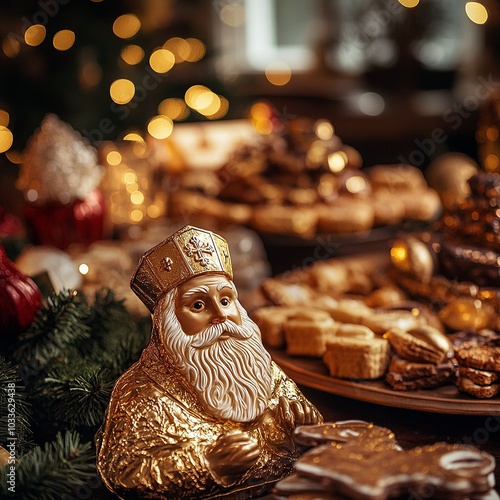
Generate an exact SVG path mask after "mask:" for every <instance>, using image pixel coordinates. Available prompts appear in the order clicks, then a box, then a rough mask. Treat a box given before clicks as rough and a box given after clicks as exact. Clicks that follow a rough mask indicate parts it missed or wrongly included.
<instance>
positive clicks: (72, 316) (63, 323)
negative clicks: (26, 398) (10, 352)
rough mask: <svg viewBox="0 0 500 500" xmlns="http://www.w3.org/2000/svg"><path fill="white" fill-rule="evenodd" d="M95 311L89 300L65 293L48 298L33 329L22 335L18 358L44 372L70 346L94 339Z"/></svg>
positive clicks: (17, 352)
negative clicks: (91, 337)
mask: <svg viewBox="0 0 500 500" xmlns="http://www.w3.org/2000/svg"><path fill="white" fill-rule="evenodd" d="M90 315H91V311H90V308H89V306H88V303H87V301H86V299H85V297H84V296H83V295H81V294H79V293H77V292H76V291H69V290H64V291H62V292H61V293H59V294H55V293H54V294H51V295H49V297H47V300H46V301H45V303H44V305H43V307H42V308H41V309H40V310H39V312H38V314H37V316H36V317H35V319H34V321H33V323H32V324H31V326H30V327H29V328H28V330H26V331H25V332H24V333H23V334H21V335H20V337H19V341H20V344H19V346H18V348H17V349H16V351H15V352H14V358H15V359H16V360H17V361H18V362H19V364H20V365H23V367H35V368H36V370H38V371H41V370H42V369H43V368H45V367H46V366H47V365H48V364H49V363H50V362H51V361H52V360H53V359H55V358H56V357H58V356H61V354H62V353H63V352H64V350H65V349H66V348H68V347H69V346H74V345H75V344H78V343H79V342H82V341H84V340H87V339H89V338H90V331H91V330H90V326H89V324H88V323H89V321H90Z"/></svg>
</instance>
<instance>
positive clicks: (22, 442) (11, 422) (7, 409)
mask: <svg viewBox="0 0 500 500" xmlns="http://www.w3.org/2000/svg"><path fill="white" fill-rule="evenodd" d="M12 405H14V406H12ZM31 417H32V415H31V405H30V403H29V401H28V397H27V395H26V391H25V388H24V386H23V384H22V381H21V379H20V377H19V375H18V373H17V368H16V366H14V365H13V364H12V363H10V362H8V361H7V360H5V359H4V358H3V357H1V356H0V445H2V446H5V445H6V443H7V442H8V441H9V438H15V439H16V449H17V451H18V452H21V453H22V452H25V451H27V450H28V449H29V448H30V447H31V446H32V444H33V443H32V431H31Z"/></svg>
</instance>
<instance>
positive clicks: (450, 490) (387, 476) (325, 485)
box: [274, 421, 498, 500]
mask: <svg viewBox="0 0 500 500" xmlns="http://www.w3.org/2000/svg"><path fill="white" fill-rule="evenodd" d="M381 430H382V432H381ZM389 432H390V431H389ZM308 434H309V435H310V436H312V437H309V438H308V439H307V438H305V441H306V442H309V443H313V444H314V443H316V442H318V443H325V442H326V444H320V445H319V446H315V447H314V448H312V449H310V450H309V451H306V452H305V453H304V454H303V455H302V456H301V457H300V458H299V459H298V460H297V462H296V463H295V474H294V476H292V478H291V479H289V480H285V482H282V481H280V482H278V483H277V484H276V487H275V490H274V492H275V493H276V494H277V495H285V496H287V497H288V498H297V499H298V498H317V499H325V498H329V495H330V496H331V498H351V499H358V500H360V499H371V500H385V499H387V498H392V497H394V496H398V495H404V496H406V495H419V496H423V497H425V498H430V497H433V498H442V499H450V500H466V499H470V498H488V497H489V498H495V492H494V491H493V488H494V486H495V479H494V469H495V459H494V457H493V456H491V455H490V454H488V453H485V452H482V451H480V450H478V449H477V448H475V447H473V446H470V445H462V444H448V443H435V444H432V445H427V446H421V447H417V448H413V449H411V450H408V451H404V450H401V448H399V447H398V446H397V445H395V440H394V439H391V438H389V439H388V434H387V430H385V429H383V428H379V427H377V426H375V425H373V424H369V423H367V422H360V421H346V422H340V423H339V424H338V427H337V424H335V423H333V424H331V423H330V424H324V425H322V426H314V427H313V430H312V431H310V432H308V431H307V429H306V430H305V431H304V430H303V429H301V428H299V429H298V430H297V431H296V435H297V436H301V435H302V436H304V435H305V436H307V435H308ZM329 434H333V436H334V437H333V439H332V440H329V439H327V438H326V439H325V438H323V437H322V436H323V435H325V436H328V435H329ZM337 436H340V439H338V437H337ZM313 483H316V484H317V485H321V486H320V487H316V488H314V487H313V486H312V485H313ZM496 498H498V496H496Z"/></svg>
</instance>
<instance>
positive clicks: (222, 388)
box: [155, 290, 271, 422]
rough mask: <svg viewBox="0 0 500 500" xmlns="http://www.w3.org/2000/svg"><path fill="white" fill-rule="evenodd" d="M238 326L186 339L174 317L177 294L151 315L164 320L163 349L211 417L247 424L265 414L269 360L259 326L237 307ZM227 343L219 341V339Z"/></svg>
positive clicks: (229, 325)
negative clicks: (160, 316)
mask: <svg viewBox="0 0 500 500" xmlns="http://www.w3.org/2000/svg"><path fill="white" fill-rule="evenodd" d="M237 306H238V310H239V312H240V315H241V320H242V325H241V326H239V325H237V324H236V323H234V322H232V321H229V320H227V321H225V322H224V323H219V324H214V325H210V326H209V327H208V328H206V329H205V330H203V331H202V332H200V333H197V334H195V335H186V334H185V333H184V332H183V331H182V328H181V325H180V323H179V320H178V319H177V317H176V315H175V290H173V291H171V292H169V293H168V294H167V295H166V296H165V297H164V299H163V300H162V303H161V304H160V305H159V308H158V309H157V310H156V311H155V314H158V313H160V314H163V321H161V322H160V323H161V327H160V328H161V331H160V332H159V333H160V337H161V339H163V345H164V347H165V348H166V349H167V351H168V353H169V354H170V355H171V356H172V358H173V359H174V361H175V362H176V363H177V364H178V366H179V368H180V369H181V371H182V372H183V373H184V375H185V377H186V378H187V380H188V382H189V383H190V384H191V385H192V386H193V387H194V389H195V390H196V393H197V394H198V397H199V398H200V400H201V402H202V403H203V404H204V405H205V406H206V408H207V410H208V411H209V413H211V414H212V415H214V416H215V417H217V418H223V419H230V420H235V421H238V422H249V421H251V420H253V419H255V418H256V417H258V416H259V415H261V414H262V413H263V411H264V410H265V408H266V406H267V403H268V400H269V397H270V394H271V357H270V355H269V353H268V352H267V351H266V350H265V348H264V346H263V345H262V340H261V334H260V330H259V328H258V326H257V325H256V324H255V323H254V322H253V321H252V320H251V319H250V318H249V317H248V314H247V312H246V311H245V309H244V308H243V307H242V306H241V304H240V303H239V302H238V303H237ZM223 333H224V334H229V335H230V338H228V339H225V340H218V339H219V337H220V335H222V334H223Z"/></svg>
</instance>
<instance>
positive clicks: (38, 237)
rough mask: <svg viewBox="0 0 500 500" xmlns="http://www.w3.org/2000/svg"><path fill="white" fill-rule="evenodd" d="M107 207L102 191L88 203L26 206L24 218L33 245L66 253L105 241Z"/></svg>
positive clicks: (88, 199)
mask: <svg viewBox="0 0 500 500" xmlns="http://www.w3.org/2000/svg"><path fill="white" fill-rule="evenodd" d="M105 216H106V203H105V200H104V196H103V194H102V192H101V191H100V190H99V189H94V191H92V192H91V193H90V194H89V195H88V196H87V197H86V198H85V199H83V200H76V201H73V202H70V203H66V204H64V203H61V202H58V201H51V202H48V203H45V204H43V205H40V204H36V203H27V204H26V205H25V206H24V217H25V219H26V224H27V226H28V228H29V230H30V232H31V238H32V240H33V243H35V244H39V245H49V246H54V247H57V248H60V249H61V250H65V249H67V248H68V247H69V245H71V244H72V243H80V244H82V245H90V244H91V243H93V242H94V241H98V240H102V239H103V238H104V231H105Z"/></svg>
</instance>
